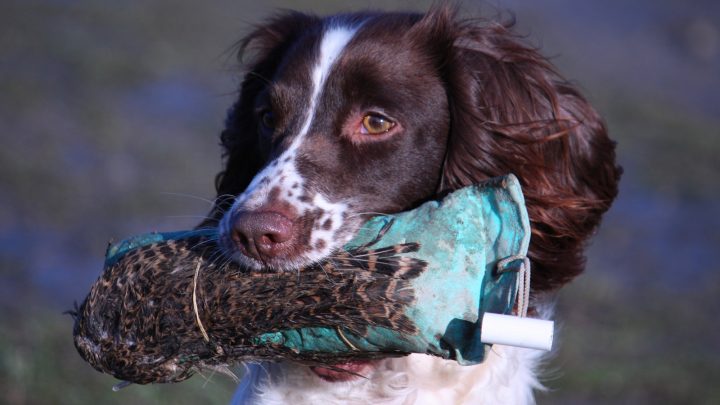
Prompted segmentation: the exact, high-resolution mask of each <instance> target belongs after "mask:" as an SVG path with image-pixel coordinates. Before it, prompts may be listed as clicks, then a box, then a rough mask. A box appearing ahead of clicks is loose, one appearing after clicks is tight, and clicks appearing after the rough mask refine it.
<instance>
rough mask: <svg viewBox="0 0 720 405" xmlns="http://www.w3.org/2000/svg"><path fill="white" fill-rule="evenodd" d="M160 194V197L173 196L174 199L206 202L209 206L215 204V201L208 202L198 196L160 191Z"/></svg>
mask: <svg viewBox="0 0 720 405" xmlns="http://www.w3.org/2000/svg"><path fill="white" fill-rule="evenodd" d="M160 194H162V195H171V196H175V197H186V198H191V199H195V200H200V201H203V202H206V203H208V204H210V205H213V204H215V200H209V199H207V198H204V197H200V196H196V195H192V194H186V193H174V192H170V191H161V192H160Z"/></svg>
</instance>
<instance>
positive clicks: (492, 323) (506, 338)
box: [480, 312, 555, 350]
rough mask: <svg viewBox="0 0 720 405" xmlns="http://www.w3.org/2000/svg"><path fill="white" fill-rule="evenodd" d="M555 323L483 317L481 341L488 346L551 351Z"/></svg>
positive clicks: (494, 315) (489, 314) (493, 316)
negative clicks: (495, 345)
mask: <svg viewBox="0 0 720 405" xmlns="http://www.w3.org/2000/svg"><path fill="white" fill-rule="evenodd" d="M554 327H555V322H553V321H546V320H543V319H534V318H520V317H518V316H511V315H500V314H491V313H488V312H486V313H485V314H484V315H483V319H482V324H481V326H480V328H481V329H480V341H481V342H483V343H487V344H495V343H497V344H501V345H508V346H518V347H526V348H529V349H538V350H550V349H551V348H552V341H553V331H554Z"/></svg>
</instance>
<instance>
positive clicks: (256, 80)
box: [200, 12, 318, 226]
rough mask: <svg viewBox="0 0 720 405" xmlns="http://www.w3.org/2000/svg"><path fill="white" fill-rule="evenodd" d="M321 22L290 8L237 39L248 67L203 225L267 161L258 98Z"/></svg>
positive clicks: (231, 113) (227, 125) (228, 121)
mask: <svg viewBox="0 0 720 405" xmlns="http://www.w3.org/2000/svg"><path fill="white" fill-rule="evenodd" d="M317 21H318V18H317V17H314V16H310V15H306V14H302V13H298V12H287V13H284V14H281V15H278V16H276V17H274V18H272V19H270V20H268V21H266V22H265V23H264V24H262V25H260V26H258V27H256V28H255V30H254V31H252V32H251V33H250V34H249V35H247V36H246V37H245V38H244V39H243V40H241V41H240V42H239V43H238V45H237V47H238V60H239V61H240V63H241V64H242V65H244V66H246V67H247V70H246V74H245V77H244V79H243V81H242V84H241V85H240V92H239V93H240V94H239V98H238V100H237V101H236V102H235V104H234V105H233V106H232V107H231V108H230V110H229V111H228V115H227V118H226V121H225V129H224V130H223V132H222V134H221V135H220V142H221V145H222V148H223V157H224V160H225V162H224V168H223V171H221V172H220V173H218V175H217V176H216V178H215V189H216V191H217V199H216V201H215V206H214V207H213V209H212V212H211V213H210V215H208V218H209V220H207V221H205V222H204V223H203V224H201V225H200V226H209V225H212V224H213V223H215V222H216V221H217V220H218V219H219V218H220V217H222V215H223V213H224V212H225V210H227V209H228V208H229V207H230V205H232V201H233V198H234V197H235V196H237V195H238V194H240V193H241V192H242V191H243V190H245V188H246V187H247V186H248V184H250V181H252V179H253V177H254V176H255V174H256V173H257V172H258V171H259V170H260V169H261V168H262V167H263V166H264V165H265V163H266V160H267V153H268V151H267V150H266V149H267V148H266V146H265V145H262V144H261V143H260V142H259V140H258V139H259V138H258V135H257V122H256V117H255V113H254V108H255V100H256V98H257V96H258V94H259V93H260V92H261V91H262V90H263V89H264V88H265V87H266V86H267V84H268V83H269V82H270V81H271V80H272V78H273V76H274V75H275V71H276V70H277V68H278V64H279V63H280V61H281V60H282V55H283V54H284V53H285V52H287V50H288V49H289V48H290V47H291V46H293V44H294V43H295V40H296V39H297V38H298V37H299V36H300V35H301V34H302V33H303V31H304V30H307V29H308V27H312V26H314V23H316V22H317Z"/></svg>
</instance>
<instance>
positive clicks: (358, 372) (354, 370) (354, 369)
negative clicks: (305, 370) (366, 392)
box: [310, 360, 380, 382]
mask: <svg viewBox="0 0 720 405" xmlns="http://www.w3.org/2000/svg"><path fill="white" fill-rule="evenodd" d="M379 361H380V360H353V361H348V362H346V363H338V364H333V365H331V366H328V367H323V366H311V367H310V370H311V371H312V372H313V373H315V375H316V376H318V377H320V378H321V379H323V380H325V381H328V382H346V381H352V380H357V379H360V378H368V377H369V375H368V374H370V372H371V371H373V369H375V367H376V366H377V363H378V362H379Z"/></svg>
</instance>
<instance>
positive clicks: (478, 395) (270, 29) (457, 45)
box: [210, 5, 621, 404]
mask: <svg viewBox="0 0 720 405" xmlns="http://www.w3.org/2000/svg"><path fill="white" fill-rule="evenodd" d="M509 28H510V25H509V24H507V25H504V24H500V23H494V22H489V21H485V20H480V19H470V20H463V19H459V18H458V17H457V15H456V12H455V10H454V9H453V7H450V6H447V5H440V6H436V7H434V8H433V9H431V10H430V11H429V12H428V13H427V14H425V15H422V14H413V13H356V14H340V15H334V16H330V17H325V18H319V17H315V16H311V15H306V14H301V13H297V12H287V13H284V14H281V15H279V16H277V17H275V18H273V19H271V20H270V21H268V22H266V23H265V24H264V25H261V26H259V27H258V28H257V29H256V30H255V31H254V32H252V33H251V34H250V35H249V36H247V37H246V38H245V39H244V41H243V42H242V44H241V45H242V50H243V51H244V52H245V53H246V54H247V53H248V52H249V53H251V54H252V60H251V61H250V62H249V65H248V66H249V70H248V73H247V74H246V76H245V78H244V81H243V82H242V87H241V92H240V97H239V99H238V101H237V102H236V103H235V104H234V105H233V107H232V108H231V109H230V112H229V115H228V118H227V122H226V129H225V130H224V131H223V133H222V145H223V147H224V149H225V154H226V165H225V169H224V171H223V172H222V173H220V174H219V175H218V177H217V179H216V187H217V191H218V200H217V202H216V205H215V207H214V209H213V212H212V213H211V216H212V218H214V219H213V221H211V222H210V223H215V224H217V225H218V227H219V229H220V235H221V244H222V246H223V247H224V248H225V250H226V253H227V254H228V255H229V256H231V257H232V258H233V259H234V260H236V261H238V262H240V263H242V264H244V265H246V266H248V267H250V268H252V269H256V270H257V271H264V270H268V269H271V270H274V271H296V270H297V269H298V268H299V267H300V266H303V265H307V264H309V263H311V262H315V261H317V260H320V259H322V258H324V257H326V256H328V255H330V254H331V253H332V252H333V251H335V250H337V249H340V248H341V247H342V246H343V245H344V244H345V243H346V242H348V241H349V240H350V239H351V238H352V237H353V234H354V233H355V232H356V231H357V230H358V228H359V227H361V226H362V224H363V221H364V220H366V219H367V218H369V217H370V216H372V215H376V214H382V213H394V212H398V211H403V210H408V209H411V208H414V207H416V206H417V205H419V204H421V203H423V202H425V201H427V200H429V199H433V198H436V197H437V196H439V195H442V194H443V193H446V192H448V191H451V190H454V189H457V188H460V187H463V186H467V185H469V184H473V183H476V182H479V181H482V180H484V179H487V178H490V177H494V176H498V175H502V174H506V173H514V174H515V175H517V177H518V178H519V179H520V181H521V183H522V185H523V189H524V193H525V199H526V201H527V208H528V211H529V214H530V220H531V224H532V241H531V245H530V254H529V255H530V259H531V260H532V263H533V277H532V292H533V295H532V304H531V314H532V316H538V317H543V316H549V311H551V309H550V306H551V305H550V303H549V301H551V299H552V292H553V291H554V290H556V289H558V288H559V287H560V286H562V285H563V284H565V283H567V282H568V281H570V280H571V279H572V278H573V277H575V276H576V275H578V274H579V273H580V272H581V271H582V270H583V266H584V257H583V248H584V246H585V242H586V240H587V238H588V237H589V236H590V235H591V234H592V233H593V232H594V231H595V230H596V228H597V226H598V224H599V222H600V218H601V216H602V214H603V213H604V212H605V211H606V210H607V209H608V208H609V207H610V204H611V202H612V201H613V199H614V198H615V196H616V194H617V182H618V179H619V177H620V173H621V170H620V168H619V167H618V166H616V164H615V151H614V150H615V145H614V142H613V141H611V140H610V139H609V138H608V136H607V133H606V128H605V125H604V124H603V122H602V120H601V118H600V117H599V116H598V114H597V113H596V112H595V110H594V109H593V108H592V107H591V106H590V105H589V104H588V103H587V101H586V100H585V99H584V98H583V96H582V95H580V93H579V92H578V91H577V90H576V89H575V88H574V87H573V86H572V85H570V84H569V83H568V82H566V81H565V80H563V79H562V78H561V77H560V76H559V75H558V74H557V73H556V72H555V70H554V68H553V67H552V65H551V64H550V63H549V62H548V61H547V60H546V59H544V58H543V57H542V56H541V55H540V54H539V53H538V52H537V51H536V50H535V49H532V48H530V47H528V46H526V45H524V44H523V43H522V42H521V41H520V40H519V39H518V37H517V36H516V35H514V34H513V33H512V32H511V31H510V29H509ZM541 357H542V353H540V352H538V351H535V350H529V349H520V348H513V347H503V346H500V345H495V346H494V347H493V350H492V351H491V353H490V355H489V356H488V358H487V359H486V360H485V362H484V363H482V364H480V365H477V366H460V365H458V364H456V363H455V362H453V361H446V360H443V359H440V358H434V357H429V356H426V355H410V356H407V357H403V358H392V359H385V360H378V361H366V362H350V363H345V364H337V365H336V366H335V368H334V369H333V370H330V369H324V368H321V367H307V366H301V365H297V364H292V363H282V362H281V363H272V364H270V363H264V364H255V365H250V366H248V367H249V373H248V375H247V376H246V377H245V379H244V381H243V383H242V384H241V387H240V389H239V391H238V392H237V394H236V396H235V402H236V403H260V404H270V403H292V404H301V403H358V404H365V403H398V404H409V403H423V404H425V403H427V404H437V403H445V404H451V403H453V404H455V403H475V404H525V403H532V402H533V390H534V389H540V388H542V386H541V384H540V383H539V382H538V379H537V377H536V369H537V367H538V363H539V361H540V360H541ZM341 370H347V371H351V372H352V373H343V372H341ZM357 374H361V375H363V376H366V378H361V377H358V376H357Z"/></svg>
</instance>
